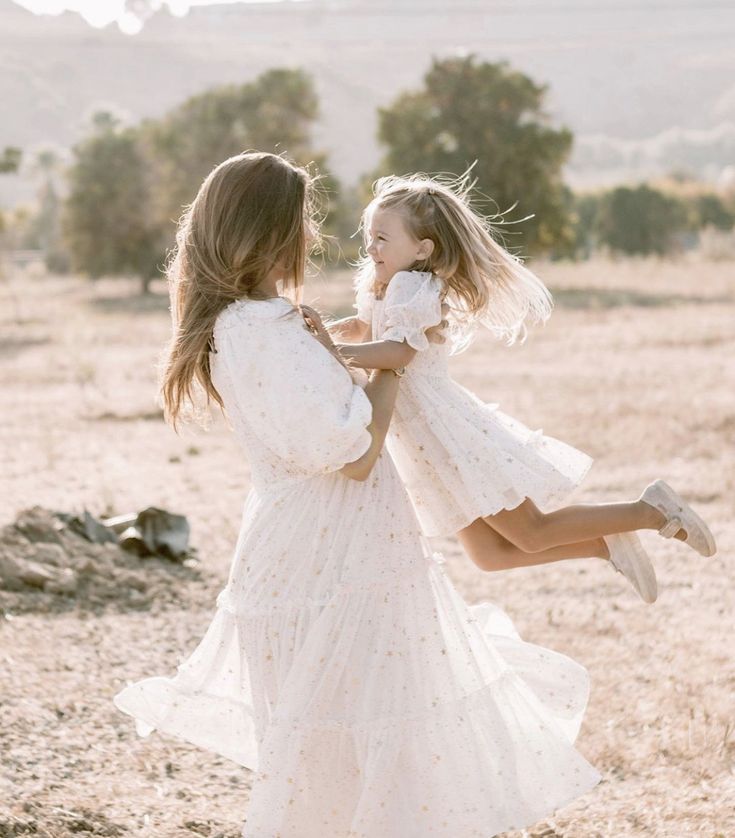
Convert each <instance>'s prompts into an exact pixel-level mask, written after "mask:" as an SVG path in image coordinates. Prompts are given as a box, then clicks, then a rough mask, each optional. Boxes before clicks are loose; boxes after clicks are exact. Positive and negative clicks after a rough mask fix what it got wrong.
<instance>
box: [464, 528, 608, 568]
mask: <svg viewBox="0 0 735 838" xmlns="http://www.w3.org/2000/svg"><path fill="white" fill-rule="evenodd" d="M457 537H458V538H459V540H460V543H461V544H462V547H463V548H464V550H465V552H466V553H467V555H468V556H469V557H470V558H471V559H472V561H473V562H474V563H475V564H476V565H477V566H478V567H479V568H480V570H488V571H489V570H510V569H512V568H515V567H530V566H531V565H539V564H548V563H549V562H558V561H560V560H561V559H589V558H594V557H597V558H601V559H608V558H609V557H610V552H609V550H608V549H607V544H605V540H604V539H603V538H594V539H590V540H588V541H579V542H576V543H574V544H563V545H561V546H559V547H550V548H549V549H547V550H538V551H537V552H535V553H527V552H525V551H523V550H520V549H519V548H518V547H517V546H516V545H515V544H513V543H512V542H510V541H508V539H507V538H504V537H503V536H502V535H500V533H499V532H497V531H496V530H494V529H493V528H492V527H491V526H489V525H488V524H487V523H486V522H485V521H484V520H483V519H482V518H478V519H477V520H476V521H473V522H472V523H471V524H470V525H469V526H468V527H465V528H464V529H463V530H460V531H459V532H458V533H457Z"/></svg>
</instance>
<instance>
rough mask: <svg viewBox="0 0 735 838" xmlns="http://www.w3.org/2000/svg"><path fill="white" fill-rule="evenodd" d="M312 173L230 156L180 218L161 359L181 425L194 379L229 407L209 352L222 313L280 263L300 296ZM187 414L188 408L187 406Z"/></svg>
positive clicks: (288, 285)
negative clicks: (167, 339) (168, 328)
mask: <svg viewBox="0 0 735 838" xmlns="http://www.w3.org/2000/svg"><path fill="white" fill-rule="evenodd" d="M313 187H314V178H312V176H311V175H310V174H309V173H308V172H307V171H306V169H304V168H301V167H300V166H296V165H294V164H292V163H290V162H289V161H288V160H286V159H284V158H283V157H281V156H278V155H275V154H268V153H265V152H256V151H248V152H243V153H242V154H238V155H236V156H234V157H230V158H229V159H228V160H225V161H224V162H222V163H220V164H219V165H218V166H216V167H215V168H214V169H213V170H212V171H211V172H210V173H209V175H208V176H207V177H206V178H205V180H204V182H203V183H202V185H201V187H200V188H199V192H198V193H197V196H196V198H195V199H194V201H193V202H192V203H191V204H190V205H189V206H188V207H187V208H186V210H185V212H184V214H183V215H182V217H181V220H180V221H179V226H178V231H177V233H176V246H175V248H174V250H173V252H172V254H171V257H170V259H169V261H168V264H167V267H166V275H167V278H168V283H169V294H170V297H171V319H172V326H173V330H172V336H171V340H170V342H169V344H168V346H167V348H166V350H165V351H164V356H163V358H162V363H161V380H160V389H161V396H162V400H163V408H164V417H165V418H166V421H168V422H170V423H171V424H172V425H173V427H174V428H176V425H177V420H179V419H180V418H181V417H182V414H183V413H184V412H185V408H187V409H189V408H193V407H194V404H195V389H196V388H197V385H198V386H199V387H200V388H201V389H202V390H203V391H204V393H205V395H206V403H207V405H209V404H210V400H212V399H213V400H214V401H215V402H217V404H219V406H220V408H224V405H223V402H222V398H221V397H220V395H219V393H218V392H217V390H216V388H215V387H214V385H213V384H212V378H211V375H210V356H209V353H210V350H211V349H213V343H212V331H213V328H214V323H215V320H216V319H217V315H218V314H219V313H220V312H221V311H222V310H223V309H224V308H225V307H226V306H228V305H229V304H230V303H232V302H234V301H235V300H237V299H240V298H242V297H247V298H252V299H261V298H262V296H263V295H262V292H260V291H259V290H258V286H259V285H260V283H261V282H262V281H263V279H265V277H266V276H267V275H268V274H269V273H270V272H271V271H272V270H273V269H274V268H275V267H276V266H280V267H282V268H283V275H284V284H283V285H284V287H283V290H284V292H286V291H290V292H292V293H291V295H290V296H292V298H293V301H294V302H296V303H300V302H301V289H302V285H303V277H304V269H305V261H306V252H307V245H308V240H309V239H311V240H314V239H315V238H316V236H317V227H318V225H317V221H316V215H315V208H314V197H315V190H314V188H313ZM187 412H188V410H187Z"/></svg>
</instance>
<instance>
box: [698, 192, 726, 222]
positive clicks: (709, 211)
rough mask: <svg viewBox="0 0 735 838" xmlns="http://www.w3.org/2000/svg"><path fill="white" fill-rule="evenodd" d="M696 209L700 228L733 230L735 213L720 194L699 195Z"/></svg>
mask: <svg viewBox="0 0 735 838" xmlns="http://www.w3.org/2000/svg"><path fill="white" fill-rule="evenodd" d="M694 211H695V217H696V224H697V228H698V229H701V228H703V227H714V228H715V229H717V230H732V228H733V225H735V215H733V213H732V212H731V211H730V210H729V209H728V208H727V207H726V206H725V204H724V202H723V201H722V199H721V198H720V197H719V196H718V195H713V194H711V193H710V194H703V195H697V197H696V199H695V203H694Z"/></svg>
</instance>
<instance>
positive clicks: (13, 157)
mask: <svg viewBox="0 0 735 838" xmlns="http://www.w3.org/2000/svg"><path fill="white" fill-rule="evenodd" d="M22 158H23V152H22V151H21V150H20V149H19V148H16V147H15V146H6V147H5V148H4V149H3V153H2V155H0V174H10V173H11V172H17V171H18V168H19V166H20V162H21V160H22Z"/></svg>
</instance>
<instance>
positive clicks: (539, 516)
mask: <svg viewBox="0 0 735 838" xmlns="http://www.w3.org/2000/svg"><path fill="white" fill-rule="evenodd" d="M481 520H483V521H485V523H486V524H488V526H490V527H492V528H493V529H494V530H495V531H496V532H498V533H500V535H502V536H503V537H504V538H506V539H507V540H508V541H510V542H511V543H512V544H515V546H516V547H518V548H519V549H520V550H523V551H524V552H526V553H539V552H541V551H543V550H548V549H550V548H552V547H559V546H561V545H563V544H567V545H569V544H574V543H577V542H580V541H588V540H589V539H596V538H600V536H603V535H610V534H611V533H617V532H629V531H632V530H647V529H656V530H657V529H660V528H661V527H662V526H663V525H664V524H665V523H666V518H665V516H664V514H663V512H660V511H659V510H658V509H656V508H655V507H653V506H651V505H650V504H648V503H646V502H645V501H642V500H635V501H629V502H624V503H578V504H574V505H573V506H563V507H562V508H561V509H555V510H553V511H552V512H542V511H541V510H540V509H539V508H538V507H537V506H536V504H535V503H534V502H533V501H532V500H531V499H530V498H526V499H525V500H524V501H523V503H521V504H520V505H519V506H517V507H516V508H515V509H501V510H500V512H497V513H495V515H488V516H487V517H485V518H483V519H481ZM676 538H679V539H681V540H683V539H685V538H686V533H685V532H684V530H679V532H678V533H677V534H676Z"/></svg>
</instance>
